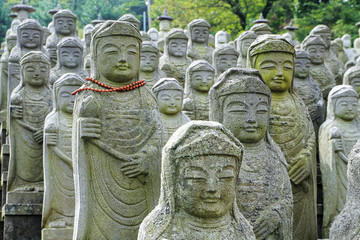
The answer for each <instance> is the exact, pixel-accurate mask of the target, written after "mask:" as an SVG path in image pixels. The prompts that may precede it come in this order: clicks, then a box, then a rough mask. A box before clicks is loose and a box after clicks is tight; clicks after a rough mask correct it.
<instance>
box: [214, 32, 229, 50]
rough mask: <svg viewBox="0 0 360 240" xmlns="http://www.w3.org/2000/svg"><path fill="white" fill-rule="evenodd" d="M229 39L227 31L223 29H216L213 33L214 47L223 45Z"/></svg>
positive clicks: (225, 44)
mask: <svg viewBox="0 0 360 240" xmlns="http://www.w3.org/2000/svg"><path fill="white" fill-rule="evenodd" d="M229 41H230V35H229V33H227V32H225V31H218V32H217V33H216V34H215V48H220V47H225V46H227V44H228V42H229Z"/></svg>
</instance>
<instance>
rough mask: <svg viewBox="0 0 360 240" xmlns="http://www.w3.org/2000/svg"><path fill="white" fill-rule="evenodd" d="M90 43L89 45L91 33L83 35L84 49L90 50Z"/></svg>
mask: <svg viewBox="0 0 360 240" xmlns="http://www.w3.org/2000/svg"><path fill="white" fill-rule="evenodd" d="M90 43H91V33H88V34H86V35H85V44H86V47H89V48H90Z"/></svg>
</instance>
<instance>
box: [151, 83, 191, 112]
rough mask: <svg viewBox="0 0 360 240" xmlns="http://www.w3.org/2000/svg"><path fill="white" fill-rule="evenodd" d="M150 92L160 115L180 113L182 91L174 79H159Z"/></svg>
mask: <svg viewBox="0 0 360 240" xmlns="http://www.w3.org/2000/svg"><path fill="white" fill-rule="evenodd" d="M151 90H152V92H153V93H154V95H155V96H156V99H157V103H158V106H159V111H160V112H161V113H163V114H166V115H175V114H177V113H179V112H180V111H181V106H182V101H183V93H184V89H183V88H182V86H181V85H180V83H179V82H178V81H177V80H176V79H175V78H161V79H160V80H159V81H158V82H157V83H156V84H155V85H154V86H153V87H152V89H151Z"/></svg>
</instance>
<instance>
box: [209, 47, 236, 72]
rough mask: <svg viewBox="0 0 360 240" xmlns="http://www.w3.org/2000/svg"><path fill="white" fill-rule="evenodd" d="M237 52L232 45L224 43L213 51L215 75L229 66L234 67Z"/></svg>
mask: <svg viewBox="0 0 360 240" xmlns="http://www.w3.org/2000/svg"><path fill="white" fill-rule="evenodd" d="M238 58H239V52H238V51H236V49H235V48H234V47H232V46H229V45H226V46H224V47H220V48H217V49H215V50H214V51H213V63H214V67H215V70H216V73H217V75H220V74H221V73H223V72H225V71H226V70H227V69H229V68H231V67H236V64H237V60H238Z"/></svg>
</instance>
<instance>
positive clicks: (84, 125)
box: [79, 118, 101, 138]
mask: <svg viewBox="0 0 360 240" xmlns="http://www.w3.org/2000/svg"><path fill="white" fill-rule="evenodd" d="M79 120H80V135H81V137H82V138H100V133H101V122H100V119H99V118H81V119H79Z"/></svg>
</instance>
